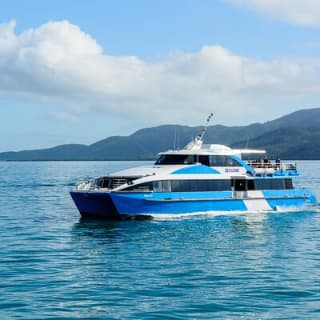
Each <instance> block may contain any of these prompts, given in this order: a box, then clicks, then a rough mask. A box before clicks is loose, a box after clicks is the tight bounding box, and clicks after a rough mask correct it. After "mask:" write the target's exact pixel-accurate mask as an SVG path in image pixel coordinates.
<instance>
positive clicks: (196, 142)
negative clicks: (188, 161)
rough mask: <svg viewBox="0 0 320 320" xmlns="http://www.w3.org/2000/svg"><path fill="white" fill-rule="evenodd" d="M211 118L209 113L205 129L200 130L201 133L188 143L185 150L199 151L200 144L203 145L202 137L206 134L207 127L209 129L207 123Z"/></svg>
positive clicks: (211, 115) (211, 114)
mask: <svg viewBox="0 0 320 320" xmlns="http://www.w3.org/2000/svg"><path fill="white" fill-rule="evenodd" d="M212 117H213V113H212V112H211V113H210V114H209V116H208V118H207V123H206V125H205V127H204V128H203V129H202V131H201V133H200V134H198V135H197V136H196V137H195V138H194V139H193V140H192V141H191V142H189V143H188V144H187V145H186V146H185V149H189V150H192V149H201V146H202V143H203V137H204V135H205V134H206V132H207V130H208V127H209V123H210V120H211V118H212Z"/></svg>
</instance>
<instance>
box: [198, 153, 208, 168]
mask: <svg viewBox="0 0 320 320" xmlns="http://www.w3.org/2000/svg"><path fill="white" fill-rule="evenodd" d="M198 162H199V163H201V164H203V165H205V166H208V167H209V166H210V161H209V156H203V155H200V156H199V158H198Z"/></svg>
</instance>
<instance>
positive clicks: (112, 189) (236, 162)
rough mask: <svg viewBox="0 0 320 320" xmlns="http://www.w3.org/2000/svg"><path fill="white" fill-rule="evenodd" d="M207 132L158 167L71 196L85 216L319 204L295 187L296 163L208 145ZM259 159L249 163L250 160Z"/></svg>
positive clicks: (94, 183) (85, 185) (96, 182)
mask: <svg viewBox="0 0 320 320" xmlns="http://www.w3.org/2000/svg"><path fill="white" fill-rule="evenodd" d="M211 117H212V114H211V115H210V116H209V118H208V119H207V125H206V126H205V127H204V129H203V130H202V132H201V133H200V134H199V135H198V136H197V137H196V138H194V139H193V140H192V141H191V142H190V143H189V144H187V145H186V146H185V147H184V148H183V149H181V150H169V151H166V152H162V153H160V154H159V157H158V159H157V160H156V162H155V163H154V164H153V165H149V166H140V167H135V168H131V169H127V170H122V171H118V172H115V173H112V174H109V175H106V176H102V177H98V178H95V179H92V180H90V181H87V182H82V183H79V184H78V185H76V186H75V188H74V189H73V190H72V191H71V192H70V194H71V197H72V199H73V201H74V203H75V205H76V207H77V208H78V210H79V212H80V214H81V216H83V217H100V218H106V219H126V218H141V217H151V218H152V217H155V216H159V215H160V216H161V215H162V216H165V215H171V216H172V215H177V216H179V215H189V214H203V213H205V214H206V213H211V212H229V213H230V212H252V211H254V212H256V211H259V212H261V211H277V210H287V209H290V210H291V209H292V208H297V209H299V208H302V207H304V206H309V205H314V204H316V198H315V196H314V195H313V193H312V192H311V191H310V190H308V189H305V188H295V187H294V185H293V178H295V177H297V176H299V172H298V170H297V166H296V164H295V163H290V162H283V161H279V159H277V161H270V160H268V159H267V158H266V156H265V155H266V151H265V150H255V149H232V148H229V147H227V146H225V145H220V144H204V143H203V137H204V134H205V132H206V130H207V128H208V124H209V121H210V118H211ZM248 155H250V156H253V157H254V160H250V161H249V160H244V159H243V158H244V156H246V157H248Z"/></svg>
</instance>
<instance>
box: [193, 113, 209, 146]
mask: <svg viewBox="0 0 320 320" xmlns="http://www.w3.org/2000/svg"><path fill="white" fill-rule="evenodd" d="M212 117H213V113H212V112H211V113H210V114H209V116H208V118H207V123H206V125H205V127H204V128H203V129H202V131H201V133H200V134H199V135H198V136H197V137H196V140H197V141H201V142H203V137H204V135H205V134H206V132H207V130H208V127H209V122H210V120H211V118H212Z"/></svg>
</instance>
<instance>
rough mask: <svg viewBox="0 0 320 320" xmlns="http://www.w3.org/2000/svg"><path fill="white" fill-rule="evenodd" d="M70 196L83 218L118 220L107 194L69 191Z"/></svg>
mask: <svg viewBox="0 0 320 320" xmlns="http://www.w3.org/2000/svg"><path fill="white" fill-rule="evenodd" d="M70 195H71V197H72V199H73V201H74V203H75V205H76V206H77V208H78V210H79V212H80V214H81V216H83V217H97V218H105V219H119V218H120V216H119V213H118V210H117V209H116V207H115V206H114V204H113V201H112V199H111V197H110V193H109V192H103V193H102V192H94V191H71V192H70Z"/></svg>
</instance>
